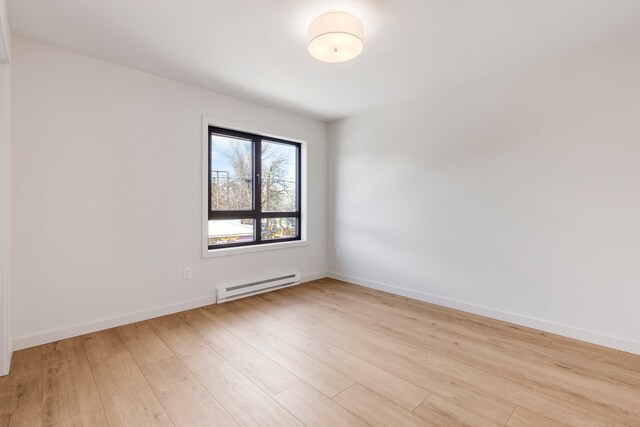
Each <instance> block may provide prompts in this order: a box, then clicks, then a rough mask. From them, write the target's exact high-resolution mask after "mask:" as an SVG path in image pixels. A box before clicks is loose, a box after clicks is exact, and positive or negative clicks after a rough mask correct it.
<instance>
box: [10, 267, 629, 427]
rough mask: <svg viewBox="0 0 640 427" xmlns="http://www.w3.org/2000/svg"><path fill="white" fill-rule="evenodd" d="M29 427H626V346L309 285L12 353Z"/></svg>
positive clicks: (15, 394)
mask: <svg viewBox="0 0 640 427" xmlns="http://www.w3.org/2000/svg"><path fill="white" fill-rule="evenodd" d="M41 425H47V426H49V425H51V426H107V425H110V426H119V425H161V426H164V425H179V426H188V427H191V426H209V425H215V426H218V425H219V426H238V425H243V426H249V425H251V426H289V425H291V426H300V425H307V426H331V427H333V426H361V425H362V426H363V425H374V426H405V425H406V426H509V427H520V426H535V427H544V426H561V425H564V426H607V427H612V426H614V427H615V426H640V356H635V355H632V354H628V353H622V352H619V351H617V350H612V349H608V348H604V347H599V346H595V345H592V344H588V343H584V342H580V341H575V340H571V339H568V338H563V337H560V336H557V335H553V334H549V333H545V332H540V331H536V330H533V329H527V328H523V327H519V326H516V325H512V324H508V323H504V322H500V321H497V320H492V319H487V318H483V317H479V316H475V315H471V314H467V313H463V312H460V311H455V310H451V309H448V308H444V307H440V306H436V305H431V304H427V303H423V302H419V301H415V300H410V299H407V298H403V297H399V296H395V295H391V294H386V293H383V292H378V291H374V290H370V289H367V288H363V287H360V286H356V285H351V284H347V283H344V282H340V281H336V280H331V279H324V280H317V281H315V282H311V283H307V284H304V285H300V286H297V287H293V288H288V289H283V290H280V291H277V292H272V293H268V294H263V295H260V296H255V297H252V298H248V299H244V300H240V301H235V302H231V303H226V304H223V305H218V306H216V305H212V306H208V307H204V308H201V309H195V310H190V311H185V312H182V313H177V314H174V315H170V316H165V317H161V318H157V319H152V320H149V321H145V322H139V323H135V324H131V325H126V326H122V327H119V328H115V329H110V330H105V331H101V332H96V333H92V334H88V335H84V336H81V337H76V338H71V339H67V340H63V341H58V342H55V343H51V344H46V345H42V346H38V347H34V348H30V349H26V350H21V351H18V352H16V353H15V354H14V357H13V363H12V367H11V373H10V375H8V376H6V377H2V378H0V427H4V426H41Z"/></svg>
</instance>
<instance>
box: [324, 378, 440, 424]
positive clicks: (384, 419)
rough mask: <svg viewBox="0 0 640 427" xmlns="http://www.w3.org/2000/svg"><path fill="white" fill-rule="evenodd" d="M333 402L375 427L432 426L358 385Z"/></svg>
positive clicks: (335, 398) (338, 396) (341, 394)
mask: <svg viewBox="0 0 640 427" xmlns="http://www.w3.org/2000/svg"><path fill="white" fill-rule="evenodd" d="M333 400H334V401H336V402H337V403H339V404H340V405H342V406H343V407H345V408H346V409H348V410H349V411H351V412H352V413H353V414H355V415H357V416H358V417H360V418H361V419H363V420H364V421H365V422H367V423H368V424H370V425H372V426H374V427H387V426H388V427H428V426H431V425H432V424H431V423H429V422H428V421H426V420H424V419H421V418H418V417H416V416H415V415H413V414H412V413H411V412H409V411H407V410H406V409H404V408H403V407H401V406H398V405H396V404H395V403H393V402H392V401H390V400H389V399H385V398H384V397H382V396H380V395H379V394H377V393H374V392H373V391H371V390H369V389H367V388H366V387H364V386H362V385H360V384H358V383H356V384H354V385H353V386H351V387H349V388H348V389H347V390H345V391H343V392H342V393H340V394H339V395H337V396H336V397H334V398H333Z"/></svg>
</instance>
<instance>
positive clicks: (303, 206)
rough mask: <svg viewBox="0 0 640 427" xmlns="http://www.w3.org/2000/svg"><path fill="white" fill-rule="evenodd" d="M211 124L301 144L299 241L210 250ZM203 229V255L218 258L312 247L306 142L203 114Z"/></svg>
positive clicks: (266, 129) (265, 129) (258, 127)
mask: <svg viewBox="0 0 640 427" xmlns="http://www.w3.org/2000/svg"><path fill="white" fill-rule="evenodd" d="M209 126H215V127H219V128H223V129H231V130H237V131H240V132H247V133H253V134H257V135H263V136H267V137H269V136H270V137H272V138H279V139H285V140H288V141H292V142H297V143H300V167H301V168H302V174H301V181H302V182H300V185H301V188H300V189H301V193H302V196H301V200H300V240H295V241H291V242H274V243H265V244H262V245H254V246H240V247H235V248H220V249H215V250H209V211H208V209H209V206H208V197H209V194H208V192H209V177H208V174H209V164H208V162H209ZM201 175H202V196H201V202H202V229H201V230H200V235H201V241H202V258H217V257H222V256H230V255H241V254H247V253H252V252H263V251H274V250H280V249H289V248H299V247H302V246H309V241H308V240H307V142H306V141H304V140H302V139H300V138H295V137H292V136H291V135H290V134H282V133H279V132H277V131H274V130H273V129H268V128H266V127H263V126H254V125H246V124H243V123H238V122H234V121H230V120H227V119H223V118H218V117H209V116H202V174H201Z"/></svg>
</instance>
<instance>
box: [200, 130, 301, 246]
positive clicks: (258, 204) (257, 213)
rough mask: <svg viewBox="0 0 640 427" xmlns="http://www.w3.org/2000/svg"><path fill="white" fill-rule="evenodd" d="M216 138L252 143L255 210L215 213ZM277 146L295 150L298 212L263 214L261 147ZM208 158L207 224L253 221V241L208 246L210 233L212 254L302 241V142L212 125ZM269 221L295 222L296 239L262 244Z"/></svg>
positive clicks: (269, 241)
mask: <svg viewBox="0 0 640 427" xmlns="http://www.w3.org/2000/svg"><path fill="white" fill-rule="evenodd" d="M213 135H221V136H229V137H235V138H241V139H244V140H251V142H252V149H253V164H252V174H253V180H252V182H253V184H252V190H253V200H252V203H253V209H251V210H212V209H211V207H212V199H213V197H212V195H213V193H212V179H211V178H212V170H211V148H212V142H213ZM263 142H274V143H278V144H286V145H291V146H294V147H295V148H296V181H297V182H296V209H295V211H291V212H262V181H261V176H260V174H261V171H262V143H263ZM207 152H208V156H207V180H208V188H209V191H208V196H207V210H208V221H211V220H225V219H226V220H234V219H253V233H254V241H252V242H242V243H226V244H220V245H211V244H209V235H208V233H207V246H208V248H209V250H210V251H211V250H216V249H226V248H236V247H244V246H257V245H268V244H273V243H283V242H291V241H299V240H302V232H301V229H302V213H301V202H302V144H301V143H299V142H294V141H288V140H286V139H280V138H274V137H270V136H265V135H258V134H254V133H250V132H244V131H238V130H233V129H225V128H221V127H217V126H211V125H209V137H208V150H207ZM268 218H296V219H297V221H296V235H295V237H287V238H282V239H269V240H262V219H268Z"/></svg>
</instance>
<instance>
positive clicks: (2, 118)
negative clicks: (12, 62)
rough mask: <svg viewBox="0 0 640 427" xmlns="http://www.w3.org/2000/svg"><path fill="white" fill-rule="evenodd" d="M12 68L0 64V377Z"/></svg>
mask: <svg viewBox="0 0 640 427" xmlns="http://www.w3.org/2000/svg"><path fill="white" fill-rule="evenodd" d="M10 84H11V69H10V66H9V65H8V64H3V63H1V62H0V375H4V374H6V373H8V372H9V364H10V362H11V352H12V345H11V328H10V318H11V307H10V301H11V250H10V248H11V132H10V128H11V126H10V112H11V103H10V100H11V94H10V92H11V88H10Z"/></svg>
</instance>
